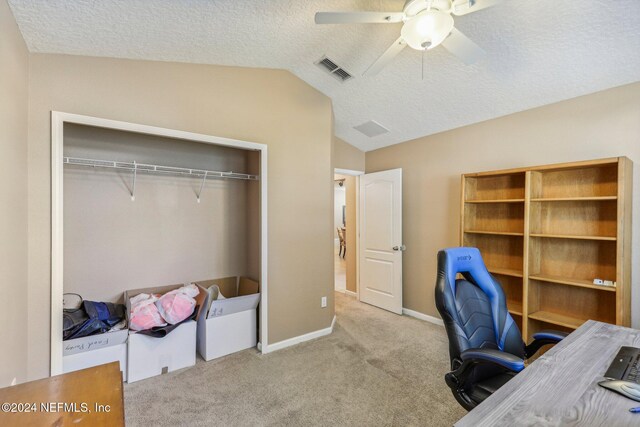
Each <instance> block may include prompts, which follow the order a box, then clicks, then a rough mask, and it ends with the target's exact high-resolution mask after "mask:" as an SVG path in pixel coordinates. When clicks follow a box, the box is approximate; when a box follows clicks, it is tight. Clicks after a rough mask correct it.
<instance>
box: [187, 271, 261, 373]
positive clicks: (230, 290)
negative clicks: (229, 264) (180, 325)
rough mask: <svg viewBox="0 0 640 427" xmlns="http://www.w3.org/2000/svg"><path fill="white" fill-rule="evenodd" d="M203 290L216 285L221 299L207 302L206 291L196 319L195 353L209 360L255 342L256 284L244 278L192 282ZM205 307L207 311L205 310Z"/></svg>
mask: <svg viewBox="0 0 640 427" xmlns="http://www.w3.org/2000/svg"><path fill="white" fill-rule="evenodd" d="M196 285H198V286H199V287H201V288H202V289H203V292H206V290H207V289H208V288H209V287H211V286H213V285H217V286H218V287H219V288H220V293H221V294H222V295H223V296H224V297H225V299H222V300H216V301H210V300H209V296H208V294H207V299H206V301H205V305H204V307H205V311H203V313H201V316H200V318H199V319H198V338H197V346H198V353H199V354H200V356H202V358H203V359H204V360H207V361H208V360H211V359H215V358H218V357H222V356H225V355H227V354H231V353H235V352H237V351H241V350H245V349H247V348H251V347H255V346H256V344H257V343H258V323H257V310H256V309H257V307H258V304H259V303H260V285H259V284H258V282H256V281H254V280H251V279H247V278H246V277H240V278H238V277H226V278H223V279H214V280H205V281H202V282H196ZM207 308H209V312H206V309H207Z"/></svg>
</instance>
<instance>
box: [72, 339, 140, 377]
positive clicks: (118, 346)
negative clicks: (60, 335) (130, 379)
mask: <svg viewBox="0 0 640 427" xmlns="http://www.w3.org/2000/svg"><path fill="white" fill-rule="evenodd" d="M128 336H129V330H128V329H123V330H121V331H116V332H107V333H104V334H97V335H90V336H88V337H82V338H76V339H73V340H67V341H63V343H62V344H63V357H62V371H63V372H64V373H67V372H73V371H78V370H80V369H86V368H91V367H93V366H98V365H103V364H105V363H109V362H120V370H121V371H122V377H123V379H124V380H125V381H126V380H127V338H128Z"/></svg>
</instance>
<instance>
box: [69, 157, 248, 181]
mask: <svg viewBox="0 0 640 427" xmlns="http://www.w3.org/2000/svg"><path fill="white" fill-rule="evenodd" d="M64 164H65V165H75V166H88V167H94V168H108V169H122V170H127V171H129V172H146V173H157V174H165V175H181V176H190V177H196V178H203V179H208V178H229V179H244V180H250V181H258V180H259V177H258V175H251V174H247V173H237V172H220V171H208V170H202V169H189V168H177V167H173V166H160V165H147V164H144V163H137V162H131V163H130V162H117V161H109V160H95V159H82V158H79V157H64Z"/></svg>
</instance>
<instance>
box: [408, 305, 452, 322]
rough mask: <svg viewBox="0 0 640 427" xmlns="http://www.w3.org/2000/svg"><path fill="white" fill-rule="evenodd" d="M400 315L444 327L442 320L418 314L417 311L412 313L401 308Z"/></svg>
mask: <svg viewBox="0 0 640 427" xmlns="http://www.w3.org/2000/svg"><path fill="white" fill-rule="evenodd" d="M402 314H405V315H407V316H411V317H415V318H416V319H420V320H424V321H425V322H429V323H433V324H434V325H438V326H444V322H443V321H442V319H438V318H437V317H433V316H429V315H428V314H424V313H420V312H419V311H413V310H409V309H408V308H403V309H402Z"/></svg>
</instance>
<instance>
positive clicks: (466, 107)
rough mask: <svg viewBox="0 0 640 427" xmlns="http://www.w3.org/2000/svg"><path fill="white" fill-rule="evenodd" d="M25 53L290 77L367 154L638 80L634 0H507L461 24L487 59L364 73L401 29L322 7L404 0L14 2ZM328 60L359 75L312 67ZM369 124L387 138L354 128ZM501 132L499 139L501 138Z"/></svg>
mask: <svg viewBox="0 0 640 427" xmlns="http://www.w3.org/2000/svg"><path fill="white" fill-rule="evenodd" d="M9 3H10V6H11V8H12V10H13V12H14V15H15V16H16V19H17V21H18V25H19V27H20V30H21V31H22V34H23V36H24V38H25V40H26V43H27V45H28V47H29V49H30V51H31V52H43V53H45V52H46V53H64V54H72V55H90V56H108V57H118V58H133V59H148V60H162V61H181V62H193V63H205V64H218V65H232V66H243V67H264V68H282V69H287V70H290V71H291V72H292V73H294V74H295V75H297V76H298V77H300V78H301V79H303V80H304V81H306V82H307V83H309V84H310V85H312V86H314V87H315V88H317V89H318V90H320V91H322V92H323V93H325V94H326V95H327V96H329V97H330V98H331V99H332V100H333V104H334V110H335V117H336V134H337V136H339V137H340V138H342V139H344V140H345V141H347V142H349V143H351V144H353V145H355V146H357V147H359V148H360V149H363V150H365V151H368V150H372V149H376V148H380V147H384V146H388V145H392V144H396V143H400V142H403V141H407V140H410V139H414V138H417V137H421V136H425V135H430V134H433V133H437V132H441V131H445V130H448V129H453V128H457V127H460V126H464V125H468V124H472V123H477V122H480V121H484V120H487V119H491V118H495V117H499V116H503V115H506V114H510V113H514V112H517V111H522V110H526V109H530V108H534V107H538V106H542V105H546V104H550V103H554V102H558V101H561V100H564V99H569V98H573V97H576V96H580V95H584V94H588V93H592V92H596V91H599V90H603V89H607V88H610V87H614V86H620V85H623V84H627V83H631V82H636V81H640V1H639V0H576V1H557V0H505V1H504V2H503V3H502V4H499V5H498V6H495V7H493V8H490V9H485V10H482V11H478V12H475V13H472V14H469V15H466V16H460V17H456V18H455V25H456V28H458V29H459V30H460V31H462V32H463V33H465V34H466V35H467V36H469V37H470V38H471V39H473V40H474V41H475V42H476V43H477V44H478V45H480V46H481V47H482V48H484V49H485V50H486V51H487V56H486V57H485V58H484V59H483V60H482V61H480V62H478V63H476V64H474V65H471V66H465V65H464V64H463V63H462V62H461V61H460V60H459V59H457V58H456V57H454V56H452V55H451V54H450V53H448V52H447V51H446V50H445V49H443V48H442V47H438V48H435V49H433V50H432V51H429V52H428V54H427V55H426V56H425V58H424V60H425V76H424V80H422V78H421V60H422V56H421V53H420V52H418V51H414V50H412V49H408V48H407V49H405V50H404V51H403V52H401V53H400V55H399V56H398V57H397V58H396V59H395V60H394V61H393V62H392V63H391V64H390V65H389V66H387V67H386V68H385V69H384V70H382V72H380V74H378V75H376V76H372V77H370V76H365V77H363V76H362V73H363V71H364V70H365V69H366V68H367V67H368V66H369V65H370V64H371V63H372V62H374V61H375V60H376V58H377V57H378V56H379V55H381V54H382V53H383V52H384V51H385V50H386V49H387V48H388V47H389V45H390V44H391V43H392V42H393V41H394V40H396V39H397V38H398V36H399V32H400V27H401V25H402V24H359V25H316V24H315V23H314V14H315V12H318V11H353V10H371V11H400V10H402V7H403V4H404V1H403V0H368V1H365V0H306V1H302V0H251V1H250V0H226V1H222V0H218V1H216V0H209V1H205V0H174V1H162V2H160V1H156V0H128V1H120V0H102V1H90V0H82V1H79V0H78V1H69V0H47V1H44V0H38V1H33V0H9ZM323 55H327V56H328V57H329V58H331V59H332V60H334V61H335V62H336V63H337V64H338V65H340V66H342V67H343V68H344V69H346V70H347V71H349V72H350V73H351V74H353V75H354V76H355V77H354V78H353V79H351V80H349V81H346V82H344V83H342V82H339V81H338V80H337V79H335V78H334V77H332V76H330V75H329V74H327V73H325V72H323V71H322V70H321V69H320V68H318V67H317V66H316V65H314V62H316V61H317V60H318V59H320V58H321V57H322V56H323ZM368 120H375V121H377V122H379V123H380V124H382V125H383V126H385V127H387V128H388V129H389V130H390V132H389V133H386V134H384V135H379V136H374V137H371V138H369V137H367V136H365V135H363V134H361V133H360V132H358V131H357V130H355V129H354V128H353V127H354V126H357V125H360V124H362V123H364V122H366V121H368ZM499 137H500V135H496V138H499Z"/></svg>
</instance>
